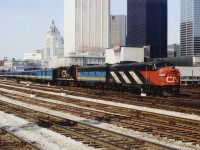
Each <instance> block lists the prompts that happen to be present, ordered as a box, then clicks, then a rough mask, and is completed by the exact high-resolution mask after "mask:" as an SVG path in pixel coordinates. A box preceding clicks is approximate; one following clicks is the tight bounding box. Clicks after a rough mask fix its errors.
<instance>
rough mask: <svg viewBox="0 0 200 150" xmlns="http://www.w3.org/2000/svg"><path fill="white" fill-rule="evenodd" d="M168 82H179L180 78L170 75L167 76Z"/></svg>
mask: <svg viewBox="0 0 200 150" xmlns="http://www.w3.org/2000/svg"><path fill="white" fill-rule="evenodd" d="M166 82H167V83H176V82H177V83H178V82H179V80H178V79H177V78H176V77H170V76H169V77H167V78H166Z"/></svg>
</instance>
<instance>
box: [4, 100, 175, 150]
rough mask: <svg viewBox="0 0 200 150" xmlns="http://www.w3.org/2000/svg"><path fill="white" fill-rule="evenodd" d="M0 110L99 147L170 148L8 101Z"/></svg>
mask: <svg viewBox="0 0 200 150" xmlns="http://www.w3.org/2000/svg"><path fill="white" fill-rule="evenodd" d="M0 110H1V111H4V112H6V113H11V114H14V115H16V116H18V117H20V118H25V119H28V120H31V121H32V122H34V123H36V124H38V125H39V126H42V127H47V128H48V129H50V130H52V131H55V132H58V133H60V134H62V135H65V136H66V137H71V138H72V139H75V140H78V141H81V142H83V143H84V144H87V145H89V146H92V147H94V148H101V149H118V150H124V149H166V150H167V149H172V148H170V147H167V146H163V145H160V144H156V143H152V142H147V141H144V140H140V139H136V138H133V137H129V136H126V135H122V134H118V133H115V132H111V131H108V130H105V129H101V128H97V127H94V126H90V125H88V124H83V123H79V122H75V121H73V120H69V119H64V118H60V117H57V116H54V115H50V114H47V113H44V112H39V111H35V110H32V109H28V108H24V107H20V106H18V105H13V104H9V103H1V105H0Z"/></svg>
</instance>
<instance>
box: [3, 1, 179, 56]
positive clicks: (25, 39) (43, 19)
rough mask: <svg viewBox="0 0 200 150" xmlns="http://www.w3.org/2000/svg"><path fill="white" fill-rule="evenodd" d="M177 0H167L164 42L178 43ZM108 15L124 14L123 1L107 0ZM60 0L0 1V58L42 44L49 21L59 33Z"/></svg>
mask: <svg viewBox="0 0 200 150" xmlns="http://www.w3.org/2000/svg"><path fill="white" fill-rule="evenodd" d="M179 5H180V0H168V8H169V9H168V14H169V18H168V19H169V20H168V22H169V23H168V44H173V43H180V42H179V36H180V35H179V30H180V29H179V22H180V6H179ZM111 14H114V15H117V14H126V0H111ZM63 18H64V1H63V0H0V59H3V58H4V57H8V59H12V58H17V59H22V58H23V53H25V52H32V51H34V50H36V49H40V48H43V47H44V39H45V35H46V32H47V30H48V29H49V26H50V25H51V22H52V20H55V24H56V26H57V28H58V30H59V31H60V32H61V35H62V36H63V33H64V32H63V31H64V20H63Z"/></svg>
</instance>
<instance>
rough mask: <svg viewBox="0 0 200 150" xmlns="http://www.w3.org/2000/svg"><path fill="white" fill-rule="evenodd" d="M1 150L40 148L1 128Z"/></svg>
mask: <svg viewBox="0 0 200 150" xmlns="http://www.w3.org/2000/svg"><path fill="white" fill-rule="evenodd" d="M0 149H1V150H39V148H38V147H37V146H35V145H33V144H31V143H29V142H27V141H25V140H23V139H22V138H20V137H18V136H16V135H15V134H13V133H11V132H9V131H8V130H6V129H3V128H0Z"/></svg>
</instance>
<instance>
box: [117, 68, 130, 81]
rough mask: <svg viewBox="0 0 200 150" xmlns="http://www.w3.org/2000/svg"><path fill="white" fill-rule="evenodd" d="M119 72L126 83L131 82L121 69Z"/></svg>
mask: <svg viewBox="0 0 200 150" xmlns="http://www.w3.org/2000/svg"><path fill="white" fill-rule="evenodd" d="M119 73H120V75H121V76H122V78H123V79H124V80H125V81H126V83H127V84H131V81H130V80H129V79H128V77H127V76H126V74H125V73H124V72H123V71H120V72H119Z"/></svg>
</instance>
